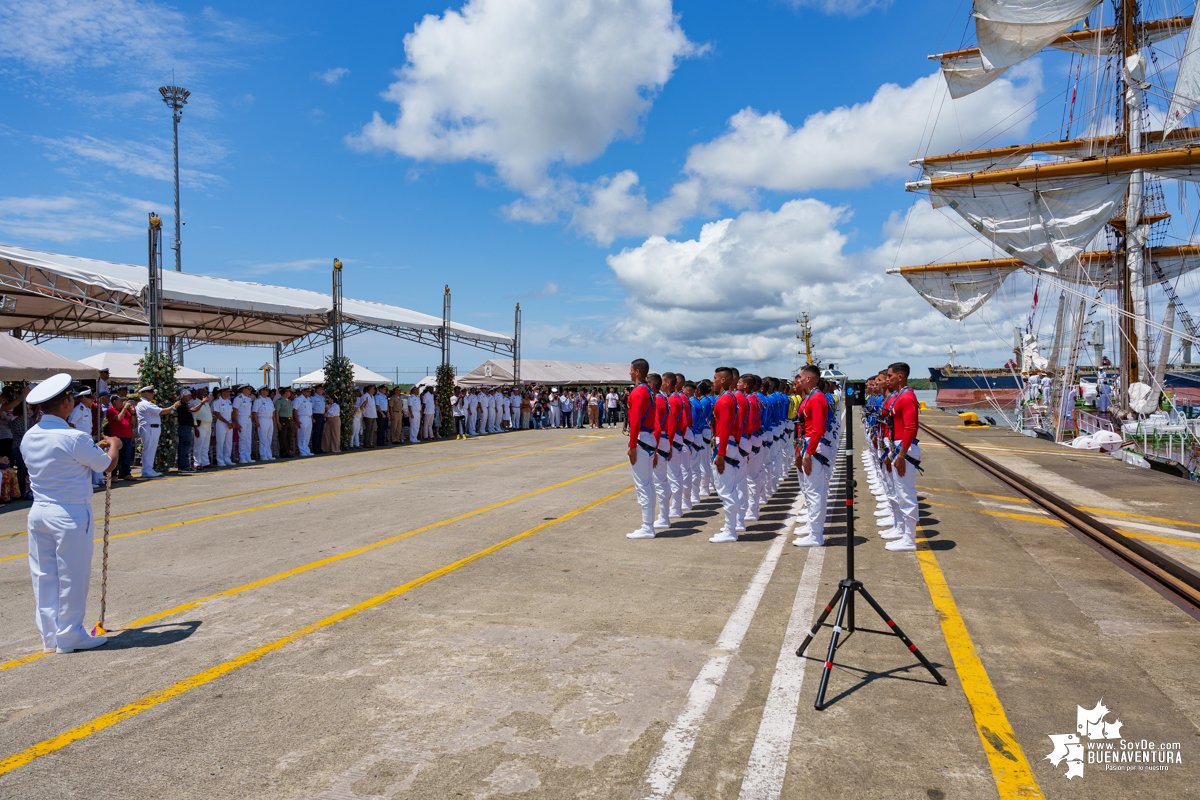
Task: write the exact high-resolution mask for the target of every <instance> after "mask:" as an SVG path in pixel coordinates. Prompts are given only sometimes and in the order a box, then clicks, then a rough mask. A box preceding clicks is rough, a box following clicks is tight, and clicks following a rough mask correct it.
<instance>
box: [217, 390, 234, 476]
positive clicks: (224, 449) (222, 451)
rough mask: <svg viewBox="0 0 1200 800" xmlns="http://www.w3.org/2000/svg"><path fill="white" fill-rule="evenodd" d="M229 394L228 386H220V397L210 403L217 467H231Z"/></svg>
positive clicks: (231, 410) (231, 434)
mask: <svg viewBox="0 0 1200 800" xmlns="http://www.w3.org/2000/svg"><path fill="white" fill-rule="evenodd" d="M229 392H230V389H229V387H228V386H222V387H221V390H220V397H218V398H217V399H216V400H213V402H212V412H213V418H214V419H213V430H214V431H215V432H216V434H215V435H216V442H215V444H214V447H215V449H216V454H215V455H216V458H217V466H218V467H231V466H233V403H231V402H230V401H229Z"/></svg>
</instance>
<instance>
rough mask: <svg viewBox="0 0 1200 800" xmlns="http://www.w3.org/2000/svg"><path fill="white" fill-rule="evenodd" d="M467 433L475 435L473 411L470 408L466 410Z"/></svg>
mask: <svg viewBox="0 0 1200 800" xmlns="http://www.w3.org/2000/svg"><path fill="white" fill-rule="evenodd" d="M467 435H468V436H474V435H475V412H474V411H470V410H468V411H467Z"/></svg>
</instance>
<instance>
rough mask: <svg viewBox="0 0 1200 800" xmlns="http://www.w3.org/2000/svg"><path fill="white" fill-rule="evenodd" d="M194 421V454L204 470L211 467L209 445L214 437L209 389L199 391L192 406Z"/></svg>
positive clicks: (203, 388)
mask: <svg viewBox="0 0 1200 800" xmlns="http://www.w3.org/2000/svg"><path fill="white" fill-rule="evenodd" d="M192 419H194V420H196V446H195V449H194V450H193V451H192V452H193V453H194V455H195V459H196V466H197V467H198V468H201V469H203V468H204V467H208V466H211V464H210V462H209V460H208V444H209V441H210V437H211V436H212V423H213V415H212V398H211V397H209V394H208V387H204V386H202V387H200V389H198V390H197V392H196V400H195V403H194V404H193V406H192Z"/></svg>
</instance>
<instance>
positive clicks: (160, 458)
mask: <svg viewBox="0 0 1200 800" xmlns="http://www.w3.org/2000/svg"><path fill="white" fill-rule="evenodd" d="M137 367H138V385H137V388H138V389H140V388H142V387H143V386H153V387H154V403H155V405H158V406H161V407H163V408H166V407H167V406H169V405H171V404H172V403H174V402H175V399H176V397H177V396H178V394H179V384H178V383H177V382H176V381H175V361H174V359H173V358H172V357H171V354H170V353H151V352H149V351H147V352H146V355H144V356H142V360H141V361H139V362H138V364H137ZM160 424H161V425H162V427H161V428H160V429H159V436H158V451H157V452H156V453H155V454H154V471H155V472H161V473H163V474H164V475H165V474H166V473H167V472H169V471H170V469H171V467H173V466H175V464H176V462H177V461H178V460H179V455H178V451H179V438H178V435H179V417H178V416H176V415H175V414H167V415H165V416H164V417H163V418H162V419H161V420H160Z"/></svg>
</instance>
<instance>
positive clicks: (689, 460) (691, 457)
mask: <svg viewBox="0 0 1200 800" xmlns="http://www.w3.org/2000/svg"><path fill="white" fill-rule="evenodd" d="M680 468H681V469H680V472H679V478H680V484H682V489H683V505H684V506H685V507H689V508H690V507H691V505H692V498H696V500H697V501H699V499H700V498H699V496H697V494H696V491H697V489H696V486H695V484H694V483H693V482H692V474H693V473H694V472H695V469H696V451H695V450H694V449H693V448H692V440H691V438H687V439H684V440H683V463H682V464H680Z"/></svg>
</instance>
